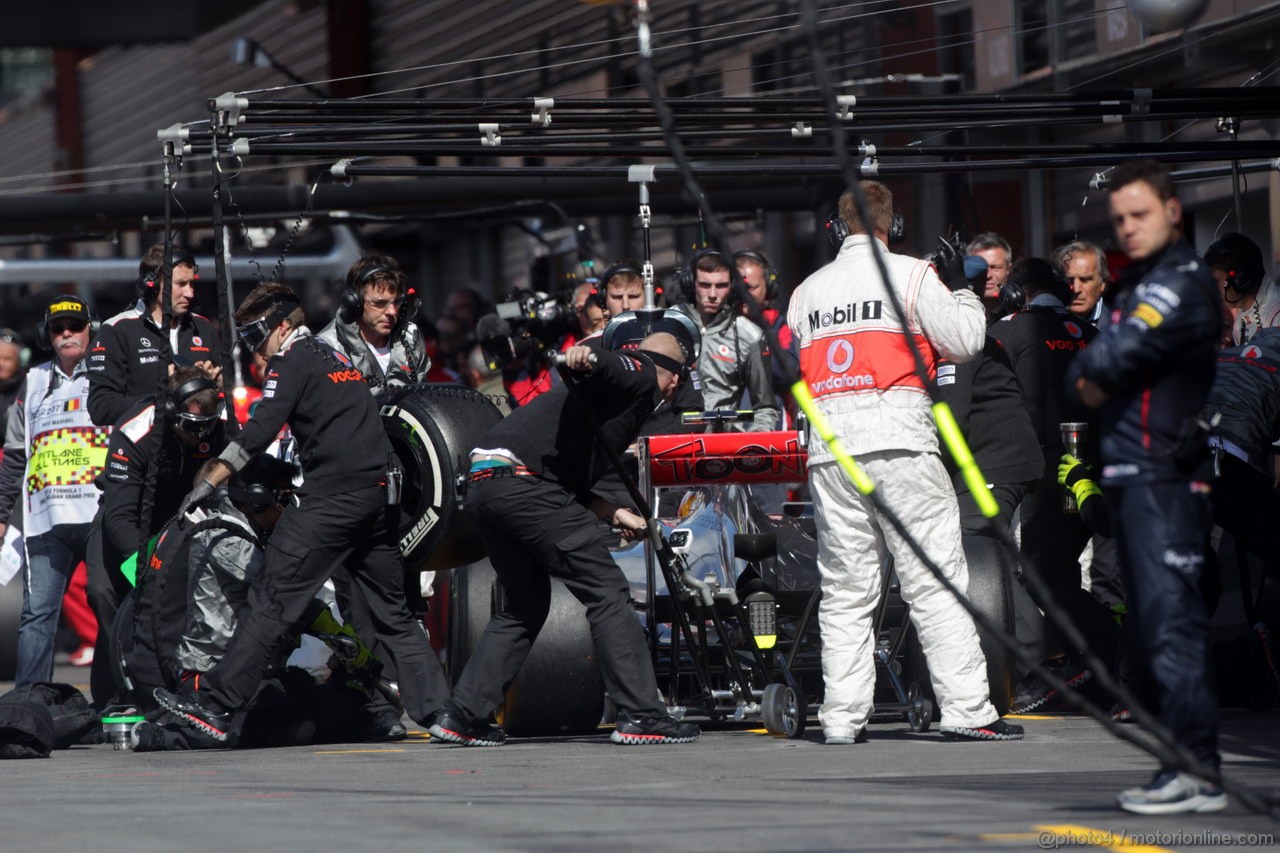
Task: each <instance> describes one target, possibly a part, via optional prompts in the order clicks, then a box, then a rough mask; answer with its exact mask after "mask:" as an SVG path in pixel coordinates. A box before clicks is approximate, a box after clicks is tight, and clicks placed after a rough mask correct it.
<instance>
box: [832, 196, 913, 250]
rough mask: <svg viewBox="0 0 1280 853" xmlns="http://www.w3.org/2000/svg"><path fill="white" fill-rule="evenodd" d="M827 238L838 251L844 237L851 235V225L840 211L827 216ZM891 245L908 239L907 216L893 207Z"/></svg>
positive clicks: (890, 231)
mask: <svg viewBox="0 0 1280 853" xmlns="http://www.w3.org/2000/svg"><path fill="white" fill-rule="evenodd" d="M826 227H827V240H828V242H830V243H831V248H833V249H835V250H836V251H837V252H838V251H840V247H841V246H843V245H844V238H845V237H848V236H849V225H848V223H846V222H845V221H844V218H843V217H842V216H841V215H840V211H839V210H837V211H836V212H835V213H833V214H831V215H830V216H828V217H827V226H826ZM888 236H889V245H890V246H894V245H897V244H898V243H901V242H902V241H903V240H905V239H907V218H906V217H905V216H903V215H902V211H901V210H898V208H896V207H895V208H894V209H893V219H891V220H890V221H889V235H888Z"/></svg>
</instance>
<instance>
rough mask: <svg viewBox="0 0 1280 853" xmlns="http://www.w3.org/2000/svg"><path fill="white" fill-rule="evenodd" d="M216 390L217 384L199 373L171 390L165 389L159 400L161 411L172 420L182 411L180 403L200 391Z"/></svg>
mask: <svg viewBox="0 0 1280 853" xmlns="http://www.w3.org/2000/svg"><path fill="white" fill-rule="evenodd" d="M217 390H218V384H217V383H216V382H214V381H213V380H212V379H210V378H209V377H208V376H205V375H204V374H201V375H200V376H193V377H191V378H190V379H188V380H187V381H186V382H183V383H182V384H181V385H179V386H178V387H177V388H174V389H173V390H172V391H170V390H167V389H166V390H165V392H164V394H163V395H161V400H160V408H161V413H162V414H163V415H164V416H165V418H166V419H168V420H172V419H173V418H175V417H177V415H178V414H179V412H181V411H182V405H183V404H184V403H186V402H187V400H189V399H191V398H192V397H194V396H195V395H196V394H199V393H200V392H202V391H215V392H216V391H217Z"/></svg>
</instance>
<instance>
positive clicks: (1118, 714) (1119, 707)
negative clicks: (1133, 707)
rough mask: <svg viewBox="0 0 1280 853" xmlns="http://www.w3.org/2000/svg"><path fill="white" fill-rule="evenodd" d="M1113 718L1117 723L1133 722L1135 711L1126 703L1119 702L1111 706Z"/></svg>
mask: <svg viewBox="0 0 1280 853" xmlns="http://www.w3.org/2000/svg"><path fill="white" fill-rule="evenodd" d="M1111 720H1112V722H1116V723H1132V722H1133V712H1132V711H1130V710H1129V709H1128V708H1127V707H1126V706H1125V705H1123V704H1121V703H1120V702H1117V703H1116V704H1114V705H1112V706H1111Z"/></svg>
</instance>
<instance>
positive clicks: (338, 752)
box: [316, 749, 404, 755]
mask: <svg viewBox="0 0 1280 853" xmlns="http://www.w3.org/2000/svg"><path fill="white" fill-rule="evenodd" d="M357 752H404V750H403V749H317V750H316V755H351V754H353V753H357Z"/></svg>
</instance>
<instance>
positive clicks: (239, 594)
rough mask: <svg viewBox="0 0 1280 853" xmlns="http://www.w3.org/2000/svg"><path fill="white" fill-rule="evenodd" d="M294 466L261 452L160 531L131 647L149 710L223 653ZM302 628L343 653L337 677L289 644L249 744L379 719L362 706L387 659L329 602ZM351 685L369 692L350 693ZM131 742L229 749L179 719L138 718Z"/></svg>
mask: <svg viewBox="0 0 1280 853" xmlns="http://www.w3.org/2000/svg"><path fill="white" fill-rule="evenodd" d="M294 473H295V469H294V467H293V466H292V465H290V464H288V463H285V462H282V461H280V460H278V459H276V458H274V457H271V456H268V455H263V456H260V457H258V458H257V459H255V460H254V461H253V462H252V463H250V464H249V465H248V466H247V467H246V468H245V469H244V470H243V471H241V472H240V473H238V474H237V475H236V476H235V477H233V478H232V479H231V480H230V481H229V483H228V485H227V486H226V487H225V489H220V490H219V492H218V495H217V498H216V499H215V500H214V501H212V502H211V505H210V507H209V510H208V512H207V513H206V515H205V517H204V518H203V519H202V520H201V521H199V522H198V523H196V524H194V525H176V524H175V525H170V526H169V527H168V528H167V529H166V530H165V531H164V533H162V534H161V536H160V539H159V541H158V542H157V544H156V549H155V553H154V555H153V556H152V558H151V561H150V563H149V565H148V567H147V570H146V571H143V572H142V573H141V574H140V576H139V579H138V587H137V592H136V593H135V600H134V605H133V624H132V625H131V626H130V633H131V635H132V647H131V648H130V649H129V650H128V651H127V652H126V654H125V665H126V667H127V669H128V672H129V676H130V680H131V681H132V682H133V687H134V692H135V694H137V695H136V699H137V700H138V702H139V703H140V705H141V706H142V707H147V706H148V705H151V704H152V702H153V700H152V691H154V689H155V688H156V687H166V688H168V689H171V690H172V689H178V687H179V685H180V684H183V683H188V684H193V685H194V684H197V683H198V680H199V679H200V677H201V675H202V674H203V673H205V672H207V671H208V670H210V669H212V668H213V667H214V666H215V665H216V664H217V663H218V661H220V660H221V659H222V656H223V654H224V653H225V651H226V647H227V643H228V642H229V641H230V639H231V635H232V634H233V633H234V631H235V628H236V624H237V615H238V613H239V612H240V610H241V609H242V608H243V607H244V606H245V603H246V601H247V599H248V594H249V588H250V585H251V583H252V582H253V580H254V579H255V578H256V577H257V576H258V574H260V573H261V572H262V570H263V567H264V565H265V563H266V550H265V541H266V539H267V538H268V537H269V536H270V534H271V531H272V530H273V529H274V528H275V526H276V523H277V522H278V521H279V519H280V514H281V512H282V510H283V508H284V507H285V506H286V505H287V504H288V502H289V501H290V500H291V497H292V493H293V483H292V480H293V475H294ZM302 632H306V633H311V634H314V635H317V636H319V637H321V638H322V639H325V640H326V641H327V642H330V643H331V644H333V645H335V646H337V647H339V648H341V649H342V650H343V651H344V654H343V655H336V654H335V656H334V659H333V660H331V661H330V666H331V668H332V669H333V670H334V673H335V677H334V678H332V679H329V680H328V681H326V682H325V683H323V684H321V683H317V681H316V678H315V677H314V676H313V675H312V674H311V673H309V672H307V671H305V670H303V669H300V668H298V667H288V666H286V665H285V661H284V658H285V657H286V656H287V655H288V654H290V653H291V652H292V650H293V647H294V644H293V643H285V644H284V645H283V646H282V648H281V650H280V657H279V660H278V663H279V666H276V667H274V669H273V672H272V673H271V677H270V678H269V679H267V681H266V682H264V685H263V689H262V690H261V691H260V692H259V694H258V698H257V700H256V701H255V703H254V706H253V710H252V711H251V712H250V713H248V714H246V715H245V716H244V720H243V721H242V727H241V730H240V732H239V738H238V745H239V746H241V747H250V746H299V745H304V744H308V743H317V742H335V741H349V740H355V739H359V738H361V737H362V736H367V735H368V734H369V733H370V732H371V731H372V729H373V719H372V717H371V716H370V715H369V714H367V713H365V712H364V708H363V706H364V704H365V701H366V692H367V691H368V690H369V689H372V688H373V686H374V683H373V682H375V680H376V678H377V675H378V671H379V670H380V664H379V662H378V661H377V659H376V658H375V657H373V655H372V654H371V653H370V652H369V651H368V650H367V649H366V648H364V646H363V645H361V644H360V642H359V640H357V639H356V638H355V635H354V633H353V632H352V631H351V629H349V628H344V627H343V626H341V625H339V624H338V622H337V621H336V620H335V619H334V618H333V616H332V614H331V613H330V611H329V608H328V606H327V605H326V604H325V603H324V602H323V601H322V600H320V599H315V600H314V601H313V602H312V603H311V605H310V606H309V607H308V608H307V612H306V613H305V614H304V615H303V617H302V618H301V619H300V620H299V621H298V624H297V625H296V626H295V631H293V632H292V633H293V635H294V636H295V637H296V636H297V634H300V633H302ZM348 681H351V682H354V683H355V684H356V685H359V687H360V689H359V690H353V689H351V687H350V686H348V684H347V682H348ZM132 738H133V746H134V749H135V750H137V751H151V750H162V749H208V748H212V747H218V746H221V745H222V744H220V743H219V742H218V741H216V740H214V739H212V738H210V737H208V736H206V735H203V734H201V733H200V732H198V731H197V730H196V729H194V728H191V727H189V726H185V725H182V724H181V723H179V722H177V721H176V720H173V719H172V718H171V717H162V718H161V719H159V720H157V721H155V722H150V721H147V722H141V723H138V724H137V725H136V726H134V728H133V732H132Z"/></svg>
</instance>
